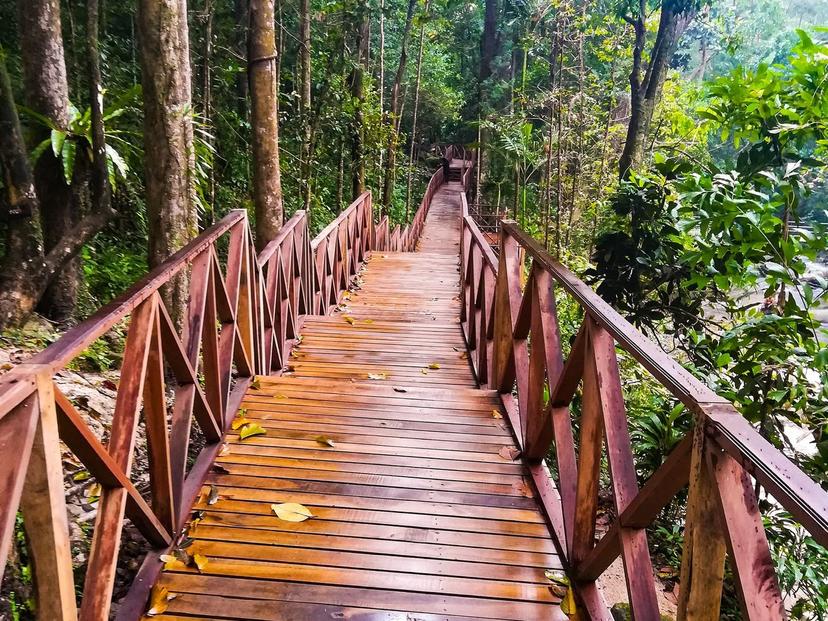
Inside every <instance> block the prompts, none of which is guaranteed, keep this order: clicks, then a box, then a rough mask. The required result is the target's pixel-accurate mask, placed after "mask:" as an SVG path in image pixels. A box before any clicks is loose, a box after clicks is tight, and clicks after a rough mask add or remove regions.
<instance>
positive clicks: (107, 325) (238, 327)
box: [0, 170, 442, 621]
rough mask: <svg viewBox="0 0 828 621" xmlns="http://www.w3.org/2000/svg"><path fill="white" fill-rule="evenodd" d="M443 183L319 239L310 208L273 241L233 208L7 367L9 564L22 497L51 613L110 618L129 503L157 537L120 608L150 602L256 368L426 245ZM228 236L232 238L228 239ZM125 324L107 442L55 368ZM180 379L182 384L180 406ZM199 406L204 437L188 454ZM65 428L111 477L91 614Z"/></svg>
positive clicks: (101, 475)
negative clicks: (392, 259)
mask: <svg viewBox="0 0 828 621" xmlns="http://www.w3.org/2000/svg"><path fill="white" fill-rule="evenodd" d="M441 183H442V171H441V170H440V171H438V172H437V173H435V175H433V176H432V178H431V181H430V182H429V187H428V190H427V192H426V197H424V199H423V201H422V202H421V204H420V208H419V209H418V211H417V213H416V214H415V217H414V220H413V221H412V223H411V225H410V226H407V227H405V229H404V230H403V231H402V232H400V231H399V228H398V229H397V231H395V233H394V234H393V235H389V234H388V231H387V228H388V226H387V219H384V220H383V221H382V222H381V225H380V227H379V228H380V229H381V228H382V226H383V223H384V227H385V230H384V231H382V230H377V229H378V227H376V226H375V225H374V222H373V216H372V201H371V194H370V192H366V193H364V194H362V195H361V196H359V197H358V198H357V199H356V200H355V201H354V202H353V203H351V205H349V206H348V208H347V209H345V210H344V211H343V212H342V213H341V214H339V216H337V218H336V219H334V221H333V222H331V223H330V224H329V225H328V226H326V227H325V228H324V229H323V230H322V231H321V232H320V234H319V235H317V236H316V238H314V239H312V240H311V239H310V233H309V229H308V221H307V217H306V214H305V213H304V212H302V211H299V212H297V213H295V214H294V215H293V217H292V218H290V220H288V222H286V223H285V225H284V226H283V227H282V229H281V230H280V232H279V234H278V235H277V237H276V238H275V239H274V240H272V241H271V242H270V243H268V244H267V245H266V246H265V247H264V248H263V249H262V251H261V252H260V253H259V254H258V255H257V254H256V252H255V249H254V245H253V238H252V233H251V231H250V226H249V224H248V221H247V216H246V213H245V212H244V211H234V212H231V213H230V214H229V215H227V216H226V217H224V218H223V219H222V220H221V221H219V222H218V223H217V224H215V225H214V226H212V227H210V228H209V229H207V230H206V231H204V232H203V233H202V234H201V235H199V236H198V237H197V238H196V239H195V240H193V241H192V242H190V243H189V244H187V245H186V246H185V247H184V248H182V249H181V250H179V251H178V252H176V253H175V254H174V255H173V256H171V257H170V258H169V259H168V260H166V261H165V262H164V263H162V264H161V265H160V266H158V267H157V268H155V269H154V270H152V271H151V272H150V273H149V274H148V275H147V276H146V277H144V278H142V279H141V280H140V281H139V282H137V283H136V284H135V285H133V286H132V287H131V288H130V289H129V290H128V291H127V292H126V293H124V294H123V295H121V296H119V297H118V298H117V299H116V300H114V301H113V302H111V303H110V304H107V305H106V306H104V307H103V308H102V309H100V310H99V311H98V312H96V313H95V314H94V315H93V316H91V317H90V318H89V319H87V320H85V321H83V322H82V323H80V324H78V325H77V326H76V327H74V328H72V329H71V330H69V331H68V332H67V333H66V334H65V335H64V336H63V337H61V338H60V339H58V340H57V341H56V342H55V343H53V344H52V345H50V346H49V347H47V348H46V349H44V350H43V351H41V352H40V353H38V354H36V355H35V356H33V357H32V358H31V359H30V360H29V361H27V362H26V363H23V364H20V365H18V366H17V367H15V368H14V369H12V370H11V371H9V372H8V373H7V374H6V375H4V376H2V377H0V454H2V455H4V458H3V459H2V460H0V498H2V499H3V501H2V502H0V577H2V571H3V568H5V562H6V558H7V555H8V551H9V545H10V542H11V539H12V533H13V531H14V526H15V518H16V514H17V510H18V507H19V508H20V509H21V511H22V513H23V516H24V523H25V526H26V529H27V532H29V541H30V543H31V546H30V553H31V556H32V558H33V560H34V563H33V566H34V567H35V571H36V572H37V573H38V576H37V577H38V578H39V579H37V580H36V581H35V582H36V584H37V586H38V588H37V600H38V601H37V606H38V611H39V615H40V616H41V618H55V619H64V620H71V619H76V618H78V614H79V616H80V619H82V620H84V621H85V620H87V619H89V620H91V619H95V620H98V619H104V618H107V616H108V615H109V608H110V600H111V596H112V590H113V585H114V581H115V572H116V567H117V562H118V555H119V551H120V540H121V530H122V527H123V518H124V514H125V513H126V515H127V517H129V518H130V519H131V520H132V522H133V524H134V525H135V526H136V527H137V528H138V530H139V531H140V532H141V534H142V535H143V536H144V537H145V538H146V540H147V541H148V543H149V546H150V552H149V553H148V554H147V556H146V557H145V560H144V562H143V564H142V566H141V569H140V570H139V572H138V575H137V576H136V578H135V579H134V581H133V585H132V587H131V590H130V592H129V594H128V596H127V598H126V599H125V600H124V601H123V602H122V604H121V606H120V607H119V611H118V618H119V619H135V618H138V617H140V616H141V615H142V614H143V613H144V610H145V607H146V602H147V598H148V595H149V589H150V587H151V586H152V584H154V582H155V577H156V576H157V575H158V572H159V571H160V570H161V568H162V566H163V564H162V563H160V562H159V558H160V556H161V555H162V554H164V553H165V552H168V551H169V550H171V549H172V548H173V547H174V546H176V545H177V544H178V543H179V542H180V541H181V539H182V538H183V537H184V536H185V534H186V532H185V528H186V524H187V523H188V520H189V517H190V507H192V505H193V502H194V500H195V498H196V497H197V496H198V494H200V493H201V490H202V485H203V481H204V480H205V477H206V475H207V473H208V471H209V468H210V467H211V466H212V464H213V462H214V460H215V458H216V456H217V454H218V452H219V451H220V449H221V443H222V438H223V437H224V434H225V432H226V431H227V429H228V427H229V425H230V424H231V421H232V419H233V416H234V415H235V413H236V411H237V409H238V406H239V404H240V402H241V398H242V396H243V394H244V392H245V391H246V389H247V387H248V386H249V384H250V382H251V381H252V380H253V377H254V376H255V375H257V374H270V373H277V374H278V373H280V372H281V370H282V368H283V367H284V365H285V364H286V362H287V358H288V355H289V353H290V349H291V348H292V347H293V345H294V344H295V342H296V337H297V336H298V335H299V329H300V327H301V324H302V321H303V319H304V317H305V316H306V315H319V314H323V315H324V314H328V313H330V312H331V311H332V310H333V309H334V308H335V307H336V306H337V304H338V303H339V302H340V300H341V297H342V294H343V291H344V290H346V289H347V288H348V287H349V286H350V285H351V282H352V279H353V278H354V277H355V276H356V275H357V274H358V273H359V270H360V268H361V266H362V264H363V262H364V261H365V259H366V257H367V253H368V252H369V251H370V250H372V249H373V250H401V251H411V250H414V249H415V247H416V244H417V241H418V239H419V236H420V233H421V232H422V226H423V223H424V221H425V217H426V215H427V213H428V208H429V205H430V203H431V198H432V196H433V194H434V192H436V190H437V187H438V186H439V185H440V184H441ZM220 243H221V244H222V246H221V247H222V248H226V251H222V252H220V251H219V244H220ZM221 257H226V258H225V259H224V260H222V259H221ZM178 278H187V279H188V287H189V299H188V301H187V302H186V308H185V309H184V313H183V315H184V318H183V326H182V327H181V328H180V329H179V326H177V325H176V324H175V322H174V321H173V319H172V318H171V317H170V315H169V313H168V309H167V303H166V302H165V300H164V297H163V292H164V288H165V286H166V285H168V284H169V283H171V281H173V280H174V279H178ZM118 324H124V325H125V326H126V329H127V338H126V345H125V349H124V356H123V364H122V367H121V379H120V382H119V384H118V386H117V389H116V401H115V411H114V415H113V419H112V427H111V430H110V434H109V435H110V438H109V442H108V445H106V446H105V445H104V444H103V443H102V442H101V440H100V439H99V438H98V437H97V436H96V435H95V433H94V432H93V431H92V430H91V429H90V428H89V427H88V425H87V424H86V422H85V421H84V419H83V417H82V416H81V414H80V413H79V412H78V411H76V409H75V407H74V405H73V404H72V403H71V401H70V400H69V399H68V398H67V397H66V396H65V395H64V394H63V393H62V392H61V390H60V389H59V387H58V386H57V385H56V384H55V383H54V381H53V376H54V374H55V373H56V372H58V371H60V370H61V369H63V368H65V367H66V365H68V364H69V363H71V362H72V360H74V359H75V358H76V357H77V356H79V355H80V354H81V353H82V352H83V351H84V350H86V349H87V348H88V347H89V346H91V345H92V344H93V343H94V342H95V341H97V340H98V339H99V338H101V337H102V336H104V335H105V334H106V333H107V332H108V331H109V330H110V329H112V328H113V327H115V326H116V325H118ZM167 369H169V370H170V371H171V372H172V377H168V375H167ZM170 380H171V381H172V386H171V388H172V393H173V395H174V397H173V400H172V406H171V407H168V403H167V392H168V390H167V382H168V381H170ZM139 417H142V418H143V420H144V423H145V429H146V443H147V452H148V456H149V463H148V470H149V474H150V492H151V501H149V502H147V501H145V500H144V498H143V496H142V495H141V494H140V493H139V492H138V490H137V489H136V488H135V486H134V485H133V483H132V482H131V478H130V475H131V470H132V461H133V453H134V450H135V446H136V440H137V437H136V435H137V431H138V426H137V424H138V420H139ZM193 419H195V420H196V421H197V423H198V428H199V429H200V431H201V434H203V437H204V445H203V448H201V449H200V452H199V453H198V456H197V457H196V459H195V461H194V463H192V465H189V463H188V450H189V448H190V445H191V442H190V439H191V437H192V435H193V433H194V431H193V424H192V423H193ZM59 441H63V442H64V443H65V444H66V445H67V446H68V447H69V448H70V450H71V451H72V452H73V453H74V454H75V456H76V457H77V458H78V460H79V461H80V462H81V463H82V464H83V466H84V467H85V468H86V469H87V471H88V472H89V473H90V475H91V479H90V484H91V483H92V482H97V483H99V484H100V485H101V486H102V493H101V496H100V500H99V501H98V502H99V504H98V516H97V521H96V523H95V528H94V531H93V533H92V548H91V552H90V555H89V566H88V570H87V572H86V580H85V584H84V588H83V594H82V597H81V608H80V612H79V613H78V611H77V609H76V599H75V597H76V596H75V588H74V583H73V579H72V559H71V557H70V545H69V541H68V524H67V522H66V506H65V498H64V489H63V467H62V464H61V463H60V447H59ZM10 456H14V457H13V458H12V457H10ZM24 486H25V487H26V488H28V490H29V491H28V492H27V491H26V490H25V489H24Z"/></svg>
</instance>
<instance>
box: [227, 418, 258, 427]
mask: <svg viewBox="0 0 828 621" xmlns="http://www.w3.org/2000/svg"><path fill="white" fill-rule="evenodd" d="M251 422H253V421H251V420H250V419H248V418H244V417H243V416H239V417H237V418H234V419H233V422H232V423H230V426H231V427H232V428H233V429H238V428H239V427H244V426H245V425H247V424H249V423H251Z"/></svg>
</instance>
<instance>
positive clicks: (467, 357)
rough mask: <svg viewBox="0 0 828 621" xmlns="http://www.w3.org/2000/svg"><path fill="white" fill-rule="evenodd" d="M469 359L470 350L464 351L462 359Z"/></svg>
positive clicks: (461, 355)
mask: <svg viewBox="0 0 828 621" xmlns="http://www.w3.org/2000/svg"><path fill="white" fill-rule="evenodd" d="M468 359H469V354H468V352H465V351H464V352H463V353H462V354H460V360H468Z"/></svg>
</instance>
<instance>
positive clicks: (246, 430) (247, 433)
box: [239, 423, 267, 440]
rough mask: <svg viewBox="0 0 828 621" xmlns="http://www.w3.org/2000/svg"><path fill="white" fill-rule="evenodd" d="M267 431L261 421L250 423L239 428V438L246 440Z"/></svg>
mask: <svg viewBox="0 0 828 621" xmlns="http://www.w3.org/2000/svg"><path fill="white" fill-rule="evenodd" d="M266 433H267V431H265V430H264V429H262V426H261V425H259V423H248V424H247V425H245V426H244V427H242V428H241V430H239V439H240V440H244V439H245V438H250V437H252V436H263V435H265V434H266Z"/></svg>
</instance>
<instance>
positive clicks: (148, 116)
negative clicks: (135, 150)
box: [138, 0, 197, 322]
mask: <svg viewBox="0 0 828 621" xmlns="http://www.w3.org/2000/svg"><path fill="white" fill-rule="evenodd" d="M138 44H139V48H140V52H141V84H142V86H143V98H144V169H145V179H146V195H147V216H148V221H149V263H150V266H151V267H154V266H156V265H159V264H160V263H161V262H162V261H164V260H165V259H166V258H167V257H169V256H170V255H171V254H173V253H174V252H175V251H176V250H178V249H180V248H181V247H182V246H184V245H185V244H186V243H187V242H188V241H190V240H191V239H192V238H193V237H194V236H195V234H196V232H197V222H196V211H195V203H194V200H193V194H194V187H195V180H194V160H193V158H194V151H193V119H192V93H191V86H190V83H191V72H190V49H189V38H188V31H187V3H186V0H139V2H138ZM164 296H165V300H166V302H167V304H168V306H169V308H170V312H171V313H172V315H173V317H174V318H175V319H176V321H178V322H180V321H182V320H183V313H184V308H185V304H186V302H187V298H188V282H187V279H186V277H185V276H183V275H181V276H178V277H177V278H175V279H174V280H173V281H171V282H170V284H169V286H168V288H167V289H166V290H165V291H164Z"/></svg>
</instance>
